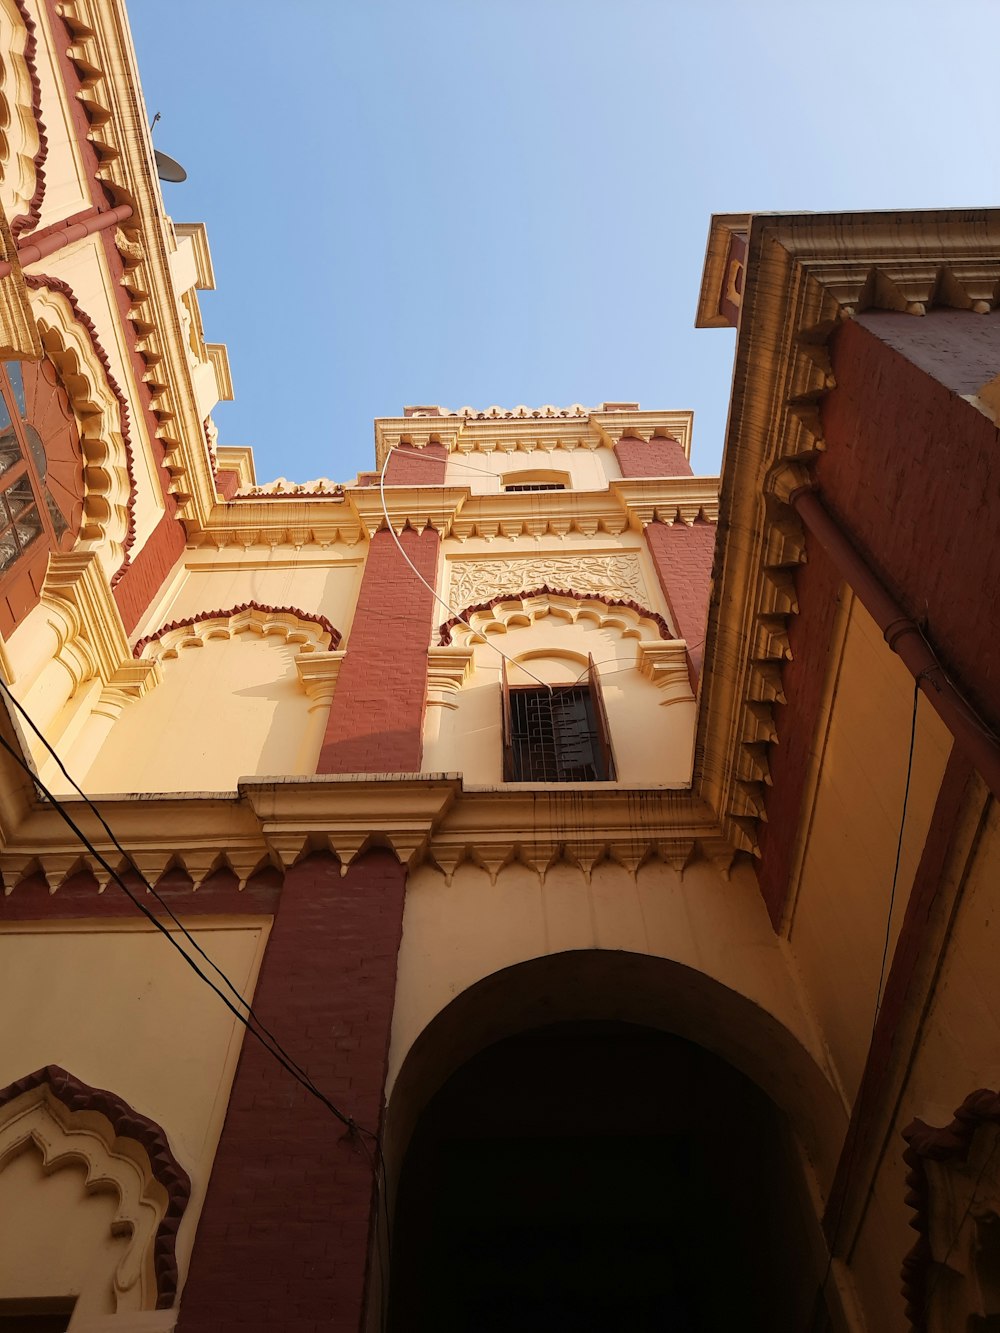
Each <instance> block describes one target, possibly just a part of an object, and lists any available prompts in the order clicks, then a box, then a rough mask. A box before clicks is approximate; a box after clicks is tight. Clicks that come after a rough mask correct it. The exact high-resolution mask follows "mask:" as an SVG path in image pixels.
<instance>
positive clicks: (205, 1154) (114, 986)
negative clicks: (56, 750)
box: [0, 888, 268, 1313]
mask: <svg viewBox="0 0 1000 1333" xmlns="http://www.w3.org/2000/svg"><path fill="white" fill-rule="evenodd" d="M108 891H109V892H114V889H113V888H112V889H109V890H108ZM267 930H268V924H267V921H266V920H265V919H260V920H255V919H253V918H246V919H244V920H243V921H240V922H239V923H238V924H237V923H234V922H233V921H230V922H228V923H225V922H221V921H220V922H211V921H199V922H198V923H197V925H196V927H195V928H194V930H193V934H194V936H195V939H196V940H197V941H198V943H199V944H200V945H201V947H202V948H203V949H204V950H205V951H206V952H207V953H208V954H209V956H210V957H211V958H213V959H214V960H215V962H217V963H218V964H219V966H220V967H221V968H222V969H223V970H224V971H225V972H226V973H227V974H228V976H229V977H230V978H231V979H232V981H233V982H234V984H235V985H236V986H237V988H238V989H240V990H241V992H242V993H243V994H244V995H245V996H247V997H251V996H252V994H253V989H254V986H255V984H256V978H257V972H258V969H259V967H260V962H261V958H262V956H263V949H264V944H265V940H266V935H267ZM0 1012H2V1013H3V1015H4V1039H3V1042H2V1043H0V1087H2V1086H6V1085H7V1084H8V1083H11V1082H13V1081H15V1080H16V1079H19V1078H21V1077H23V1076H24V1075H26V1074H29V1073H32V1072H33V1071H34V1070H36V1069H39V1068H41V1067H42V1066H44V1065H47V1064H58V1065H61V1066H62V1067H63V1068H65V1069H67V1070H69V1072H70V1073H72V1074H73V1075H75V1076H76V1077H77V1078H79V1079H81V1080H82V1081H83V1082H85V1083H88V1084H90V1085H91V1086H92V1087H96V1088H106V1089H108V1090H110V1091H112V1092H114V1093H115V1094H116V1095H118V1096H119V1097H122V1098H124V1099H125V1101H127V1102H128V1103H129V1104H130V1105H131V1106H132V1107H133V1108H134V1109H135V1110H136V1111H137V1112H139V1113H140V1114H141V1115H144V1116H147V1117H149V1118H150V1119H152V1120H154V1121H155V1122H156V1123H157V1124H158V1125H160V1126H161V1127H162V1128H163V1130H164V1131H165V1132H166V1135H167V1139H168V1141H169V1143H170V1147H171V1150H172V1151H173V1153H174V1155H175V1156H176V1158H177V1160H178V1161H179V1162H180V1164H181V1165H182V1166H183V1167H184V1169H185V1170H186V1171H187V1172H188V1174H189V1175H190V1177H191V1184H192V1193H191V1200H190V1203H189V1204H188V1207H187V1210H186V1212H185V1215H184V1219H183V1221H182V1223H181V1228H180V1232H179V1235H178V1241H177V1254H178V1259H179V1265H180V1272H181V1278H182V1280H183V1277H184V1274H185V1273H186V1270H187V1264H188V1260H189V1257H190V1253H191V1248H192V1244H193V1240H194V1232H195V1227H196V1225H197V1220H198V1216H199V1214H200V1212H201V1208H202V1205H203V1202H204V1198H205V1191H206V1188H207V1184H208V1177H209V1172H210V1170H211V1164H212V1161H213V1158H214V1155H215V1149H216V1146H217V1143H218V1139H219V1135H220V1133H221V1130H222V1122H223V1119H224V1117H225V1110H226V1105H227V1102H228V1098H229V1089H230V1086H231V1084H232V1079H233V1074H234V1072H235V1068H236V1061H237V1058H238V1056H239V1050H240V1045H241V1041H242V1035H243V1028H242V1027H241V1026H240V1025H238V1024H237V1023H236V1021H235V1019H233V1017H232V1016H231V1015H230V1014H229V1013H228V1011H227V1010H226V1009H225V1008H224V1007H223V1005H222V1004H221V1002H220V1001H219V1000H218V999H217V998H216V997H215V996H214V995H212V994H210V993H209V992H208V991H207V989H206V987H205V985H204V983H203V982H201V981H199V980H198V978H197V977H196V976H195V975H194V973H193V972H191V971H190V970H189V969H188V968H187V967H186V966H185V965H184V963H183V962H182V961H181V960H180V958H179V956H178V955H177V953H176V952H175V951H174V950H173V949H172V948H171V947H170V945H169V943H168V942H167V941H166V940H164V939H163V938H162V936H161V935H160V934H159V933H158V932H155V931H153V930H151V929H149V928H147V927H146V926H145V924H144V923H138V924H137V923H135V922H133V921H127V922H126V921H121V922H115V921H108V920H102V921H101V922H100V923H99V924H98V923H96V922H95V923H85V922H82V923H79V924H77V923H72V924H71V923H61V924H59V925H54V926H52V927H50V928H40V927H39V928H35V927H23V928H16V927H7V928H6V929H2V930H0ZM19 1160H20V1159H17V1158H15V1164H17V1163H18V1162H19ZM60 1174H61V1173H60V1172H59V1171H57V1172H56V1173H55V1175H54V1176H53V1177H52V1178H51V1179H52V1181H53V1182H54V1188H51V1189H50V1188H48V1187H47V1188H46V1189H44V1190H42V1191H40V1192H34V1191H33V1189H29V1186H32V1182H33V1181H34V1178H35V1172H34V1164H33V1163H31V1162H30V1160H29V1161H26V1162H22V1163H20V1165H16V1169H15V1172H14V1176H13V1177H12V1178H11V1181H7V1182H5V1185H4V1189H5V1191H6V1193H5V1196H4V1197H7V1194H9V1192H10V1191H11V1190H14V1191H15V1192H16V1193H17V1195H18V1201H17V1208H18V1210H19V1212H20V1210H25V1211H24V1217H25V1222H24V1225H25V1227H26V1228H28V1227H31V1226H34V1225H35V1222H36V1221H37V1217H38V1215H40V1214H42V1213H44V1214H45V1215H46V1216H48V1208H49V1204H50V1203H52V1202H55V1203H58V1204H59V1207H60V1208H61V1209H64V1210H70V1209H71V1210H72V1211H71V1212H63V1213H61V1214H57V1215H56V1218H55V1219H52V1220H50V1222H49V1226H50V1227H51V1228H52V1232H51V1234H54V1235H56V1236H59V1238H60V1241H59V1247H60V1253H63V1251H64V1250H65V1261H66V1263H67V1264H69V1263H70V1262H71V1261H73V1262H74V1263H75V1259H74V1256H77V1257H78V1256H79V1250H80V1247H81V1246H87V1245H89V1244H90V1243H92V1241H93V1238H94V1236H95V1234H96V1231H97V1230H99V1228H100V1221H101V1218H102V1217H103V1215H104V1214H103V1213H101V1212H100V1206H98V1207H96V1208H95V1207H92V1206H91V1204H90V1203H89V1202H88V1201H85V1206H82V1207H78V1206H77V1204H78V1203H79V1194H80V1191H79V1189H78V1182H76V1181H73V1180H70V1179H67V1180H65V1181H60V1180H59V1177H60ZM19 1185H20V1186H23V1187H24V1191H25V1192H26V1193H22V1192H21V1191H20V1189H19ZM99 1213H100V1216H98V1214H99ZM8 1216H9V1214H8ZM106 1251H107V1247H106V1245H105V1242H103V1241H102V1242H101V1249H100V1254H101V1255H102V1256H103V1257H102V1258H101V1259H100V1260H98V1257H97V1255H96V1254H92V1255H91V1260H92V1261H93V1262H94V1263H95V1264H97V1265H98V1266H99V1265H101V1264H104V1263H105V1262H106V1261H107V1262H110V1258H109V1253H108V1252H106ZM60 1262H61V1261H60ZM92 1276H93V1275H92V1274H90V1275H89V1276H88V1278H87V1281H88V1282H89V1283H91V1286H92V1285H93V1283H92ZM3 1290H4V1294H5V1295H7V1294H8V1288H7V1287H6V1285H5V1286H4V1288H3ZM88 1292H89V1294H88V1304H92V1302H97V1301H98V1300H99V1299H100V1297H99V1294H98V1292H97V1291H96V1290H91V1288H89V1287H88ZM29 1294H31V1295H38V1294H39V1292H38V1290H37V1289H36V1290H34V1291H31V1292H30V1293H29ZM59 1294H65V1293H59ZM92 1308H93V1309H94V1310H95V1312H96V1310H97V1305H96V1304H92ZM81 1313H82V1311H81Z"/></svg>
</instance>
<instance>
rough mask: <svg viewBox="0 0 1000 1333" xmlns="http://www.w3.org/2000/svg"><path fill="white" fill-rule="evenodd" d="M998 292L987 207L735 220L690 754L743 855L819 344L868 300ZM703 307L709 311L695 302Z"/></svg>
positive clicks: (997, 247)
mask: <svg viewBox="0 0 1000 1333" xmlns="http://www.w3.org/2000/svg"><path fill="white" fill-rule="evenodd" d="M723 224H725V225H723ZM727 229H729V221H727V220H726V219H717V220H714V221H713V236H715V235H716V233H718V237H720V238H722V239H725V234H728V232H727ZM713 244H714V242H712V241H710V246H709V252H710V258H711V256H712V254H713V253H715V251H714V250H713ZM721 244H722V240H721V239H720V240H719V242H718V245H717V246H716V249H717V250H718V249H720V247H721ZM727 244H728V242H727ZM707 282H708V276H706V283H707ZM998 292H1000V211H989V210H972V211H967V212H959V211H950V212H933V213H911V214H893V213H884V214H881V213H872V214H838V215H831V216H823V215H819V214H806V215H803V216H774V215H764V216H760V217H754V218H752V219H751V220H750V222H749V225H748V246H747V254H746V262H745V274H744V287H743V293H742V307H741V310H740V323H739V334H738V338H737V347H736V361H735V368H734V375H733V396H732V402H731V405H730V415H729V430H728V438H727V443H726V457H727V459H729V460H730V463H729V465H728V466H727V469H726V472H725V475H724V477H723V484H722V493H721V495H720V499H719V523H720V527H721V528H722V529H723V530H724V531H725V533H726V540H725V541H724V542H723V543H722V546H721V548H720V553H719V559H718V568H717V571H716V577H715V580H714V584H713V593H712V602H711V605H710V608H709V620H708V630H707V638H706V657H705V669H704V673H703V681H704V685H703V696H704V697H703V707H702V709H701V711H700V719H699V732H698V739H697V745H696V758H695V782H696V785H697V787H698V790H699V791H700V792H701V793H702V795H703V796H704V797H705V798H706V799H707V800H708V801H710V803H711V804H712V805H713V807H714V808H715V809H717V810H718V811H719V812H720V818H721V819H722V823H723V828H724V830H725V832H726V834H727V836H729V837H731V838H732V839H733V840H734V842H735V843H736V845H737V846H739V847H740V848H741V849H743V850H748V851H756V850H757V825H758V820H759V818H760V816H761V814H762V790H763V789H762V786H761V784H766V783H767V782H768V780H769V776H768V775H769V761H768V750H769V747H770V745H771V744H773V743H774V741H775V739H776V735H777V731H776V727H775V725H774V721H773V716H772V712H773V705H774V703H775V702H779V701H781V699H782V698H783V696H782V689H781V679H782V667H783V664H784V662H785V661H786V660H787V658H788V655H789V652H788V619H789V617H790V616H792V615H794V614H795V613H796V611H797V604H796V600H795V579H794V571H795V568H796V566H797V565H798V564H799V563H801V561H802V560H803V558H804V546H805V544H804V536H803V533H802V528H801V523H800V521H799V519H798V517H797V515H796V514H795V513H794V511H793V510H792V509H791V507H790V506H789V504H788V503H787V500H788V498H790V495H791V493H792V491H794V490H795V489H799V488H801V487H803V486H809V485H810V484H811V475H810V469H811V467H812V465H813V464H814V462H815V460H816V457H817V455H818V453H819V452H820V451H821V450H822V449H823V448H824V441H823V438H822V427H821V422H820V405H821V401H822V398H823V396H824V395H825V394H826V393H827V392H828V391H829V390H830V389H831V388H833V387H834V381H833V375H832V371H831V367H830V361H829V354H828V350H827V346H826V343H827V339H828V338H829V336H830V334H831V333H832V332H833V330H834V329H835V328H836V327H837V324H838V323H839V322H840V321H842V320H844V319H847V318H850V317H851V316H852V315H853V314H855V313H857V312H859V311H861V310H864V309H867V308H871V307H873V306H876V307H885V308H889V309H894V310H908V311H909V312H910V313H912V314H914V315H920V314H923V313H924V312H925V311H926V310H927V309H929V308H930V307H931V306H933V305H948V306H957V307H959V308H963V309H969V310H985V309H987V308H989V305H990V303H991V302H995V301H996V299H997V294H998ZM706 302H707V305H706ZM702 304H703V305H705V306H706V309H707V308H708V305H711V300H710V299H709V298H708V297H706V296H704V293H703V300H702ZM762 482H763V486H762ZM716 664H719V665H718V667H717V666H716Z"/></svg>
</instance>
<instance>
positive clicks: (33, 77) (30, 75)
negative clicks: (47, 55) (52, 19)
mask: <svg viewBox="0 0 1000 1333" xmlns="http://www.w3.org/2000/svg"><path fill="white" fill-rule="evenodd" d="M14 4H15V6H16V8H17V12H18V14H19V15H20V17H21V22H22V23H23V24H24V31H25V42H24V50H23V51H21V52H20V53H18V54H15V52H14V51H13V50H12V49H10V48H9V47H7V48H6V49H5V51H4V63H5V65H7V68H8V71H9V70H10V69H11V67H12V66H13V67H15V68H16V66H17V63H18V60H20V61H21V62H22V63H23V65H24V73H25V75H26V76H27V82H28V85H29V86H30V88H31V101H30V103H28V102H27V101H26V100H22V101H20V102H17V103H16V104H15V105H14V106H13V107H11V106H10V104H9V103H8V102H7V99H6V97H4V96H3V94H2V93H0V103H2V104H3V105H4V106H5V107H6V112H7V114H6V116H5V117H4V122H3V123H4V126H5V127H6V133H4V134H3V135H2V139H0V142H2V141H3V140H6V139H7V136H8V135H9V133H10V131H11V127H12V126H15V125H16V126H18V127H20V128H22V129H23V128H24V127H25V126H26V125H31V127H32V128H33V130H34V134H35V137H36V138H37V140H38V146H37V148H36V149H35V151H34V152H33V153H32V155H31V157H30V158H29V157H28V155H27V154H26V153H21V152H18V153H17V156H18V158H19V159H20V161H19V162H18V163H17V164H16V167H15V164H14V163H12V162H11V159H10V143H9V141H8V142H6V143H4V147H5V148H6V149H7V151H6V152H5V153H4V155H3V157H4V162H5V164H7V169H5V170H3V171H0V176H2V177H3V178H4V179H13V180H19V179H23V178H27V179H28V180H29V181H30V180H31V179H32V178H34V192H33V193H32V195H31V196H30V198H29V197H27V196H23V199H24V212H23V213H20V214H18V215H17V216H15V217H13V218H12V219H11V226H10V229H11V233H12V235H13V236H15V237H19V236H21V235H23V234H24V233H25V232H26V231H30V230H32V229H33V228H34V227H37V226H38V220H39V218H40V217H41V209H42V200H43V199H44V197H45V171H44V163H45V159H46V158H47V157H48V152H49V143H48V138H47V136H46V133H45V125H44V123H43V122H42V115H41V111H42V86H41V84H40V83H39V81H38V71H37V69H36V67H35V51H36V47H37V43H36V40H35V31H36V29H35V23H34V20H33V19H32V17H31V15H30V13H29V12H28V7H27V5H26V4H25V2H24V0H14ZM27 146H28V147H30V146H31V145H30V144H28V145H27Z"/></svg>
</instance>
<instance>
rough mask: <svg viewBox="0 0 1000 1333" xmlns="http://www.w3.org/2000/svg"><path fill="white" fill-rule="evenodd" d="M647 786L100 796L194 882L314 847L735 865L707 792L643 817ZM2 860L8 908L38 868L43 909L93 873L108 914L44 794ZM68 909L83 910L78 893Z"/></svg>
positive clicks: (250, 788) (327, 783) (349, 787)
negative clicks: (639, 813) (639, 815)
mask: <svg viewBox="0 0 1000 1333" xmlns="http://www.w3.org/2000/svg"><path fill="white" fill-rule="evenodd" d="M25 795H26V796H27V797H28V798H29V799H30V793H27V792H26V793H25ZM639 795H640V789H632V788H627V787H619V786H617V785H612V784H603V783H602V784H598V785H596V786H595V784H593V783H561V784H555V785H553V786H550V787H533V788H531V789H530V790H525V789H524V788H521V787H513V788H510V787H507V788H504V787H501V788H495V787H491V788H484V789H476V788H470V789H465V790H463V788H462V779H461V776H460V775H459V774H454V773H452V774H448V773H445V774H441V773H422V774H421V773H417V774H401V775H400V774H393V775H391V776H383V777H378V776H373V775H371V774H343V775H333V776H331V775H325V774H324V775H317V776H316V777H311V778H267V777H261V778H251V779H246V780H244V781H243V782H241V783H240V784H239V792H238V794H237V797H236V799H234V797H233V795H232V794H222V795H207V796H206V795H187V796H185V795H177V796H169V795H168V796H162V797H159V798H158V799H157V800H156V802H150V801H149V800H148V799H147V798H145V797H132V796H108V797H102V800H101V812H102V814H103V815H104V816H105V818H106V819H107V820H108V823H109V824H110V825H111V827H112V828H113V829H114V830H115V833H116V835H117V837H118V838H119V840H120V841H121V843H122V845H123V846H125V847H127V848H128V850H129V855H130V857H131V858H132V860H133V861H134V862H135V864H136V865H137V866H138V868H139V870H140V872H141V873H142V874H143V875H145V876H146V877H147V879H149V881H150V882H151V883H156V882H157V881H158V880H160V879H161V878H163V876H164V875H166V874H168V873H172V872H174V871H177V870H182V871H184V872H185V873H186V874H187V875H188V876H190V878H191V880H192V891H193V890H194V889H196V888H197V886H198V885H199V884H202V883H204V881H205V880H206V879H207V878H209V877H210V876H212V875H213V874H215V873H216V872H217V871H218V870H220V869H221V868H226V869H229V870H231V871H232V872H233V873H234V875H235V876H236V878H237V880H238V882H239V884H240V886H241V887H242V886H243V885H245V884H246V883H247V881H248V880H249V879H250V878H251V877H252V876H253V875H254V874H255V873H257V872H259V871H260V870H262V869H263V868H265V867H269V866H276V867H278V868H279V869H287V867H288V866H290V865H293V864H294V863H295V861H296V860H298V859H300V858H301V857H302V856H306V855H308V854H309V853H310V852H311V851H315V850H328V851H332V852H334V853H335V854H336V856H337V857H338V858H339V859H340V861H341V863H342V864H343V865H345V866H347V865H350V863H351V861H352V860H353V859H354V857H356V856H357V855H358V854H359V852H360V851H361V850H363V849H364V848H365V847H367V846H372V845H380V846H387V847H391V848H392V849H393V851H394V852H395V853H396V855H397V856H398V857H399V858H400V860H401V861H403V862H404V863H405V864H407V865H410V866H416V865H418V864H420V863H421V862H422V861H430V862H431V863H432V864H435V865H437V866H438V867H439V868H440V869H441V870H442V872H443V873H444V874H445V875H447V876H450V875H452V874H453V873H454V871H455V869H456V867H457V866H458V865H460V864H462V863H463V862H465V861H468V862H470V863H473V864H476V865H481V866H483V867H484V868H485V869H487V871H488V872H489V873H490V875H491V876H492V877H493V878H496V876H497V875H498V874H499V873H500V872H501V870H502V869H503V867H504V866H506V865H509V864H512V863H514V862H517V863H518V864H522V865H530V866H532V867H533V868H535V869H536V871H537V872H538V873H539V875H544V874H545V873H546V870H547V868H548V867H549V865H554V864H556V863H557V862H559V861H569V862H570V863H572V864H574V865H578V866H579V867H580V868H581V870H582V871H583V873H584V875H589V874H590V873H591V871H592V869H593V868H594V867H595V866H597V865H599V864H600V863H601V862H603V861H606V860H611V861H614V862H616V863H617V864H619V865H621V866H623V867H625V868H626V869H627V870H628V871H629V872H630V873H637V871H638V869H639V868H640V867H641V866H642V865H643V864H645V863H646V862H647V861H649V860H651V859H659V860H662V861H664V862H667V863H669V864H670V865H672V866H673V867H674V868H675V869H678V870H683V868H684V867H685V866H686V865H687V864H688V863H689V862H691V861H693V860H695V859H697V858H698V857H702V856H703V857H706V858H709V859H711V860H712V862H713V863H714V864H715V865H716V866H717V868H718V869H719V870H720V871H721V873H723V874H727V873H728V870H729V867H730V865H731V863H732V861H733V857H734V851H733V848H732V845H731V844H730V843H729V842H728V841H727V840H726V839H725V837H724V836H723V835H722V833H721V831H720V828H719V825H718V821H717V820H716V819H715V816H714V814H713V813H712V811H711V810H710V809H709V808H708V807H707V806H706V805H705V803H704V802H703V801H701V800H699V799H698V798H697V797H696V796H694V795H693V794H692V793H691V792H690V791H688V790H682V789H677V790H668V789H659V790H657V789H653V790H650V789H648V788H643V789H641V798H642V808H643V819H642V824H641V827H640V826H638V825H637V824H636V822H635V810H636V804H635V803H636V799H637V796H639ZM67 805H68V806H69V808H70V809H71V810H72V809H73V807H74V806H75V805H79V806H80V808H81V812H82V809H83V806H82V802H79V801H76V800H75V799H73V798H69V799H68V800H67ZM91 838H92V841H93V843H94V846H95V848H96V849H97V851H98V852H100V853H101V855H102V856H104V857H105V858H106V859H107V860H108V861H109V863H110V864H111V865H112V866H115V867H119V866H121V867H122V868H123V869H124V866H123V864H122V861H121V856H120V853H119V852H118V851H117V850H116V848H115V847H114V846H113V845H112V844H111V843H110V842H109V840H108V838H107V837H106V836H105V835H104V834H103V833H102V832H101V831H100V830H99V829H94V830H92V831H91ZM220 848H224V849H225V850H224V851H220ZM0 870H2V872H3V876H4V882H5V885H6V889H5V896H4V897H0V916H2V914H3V908H4V903H5V902H6V901H8V900H9V899H11V898H17V897H18V895H20V894H21V893H26V892H31V887H30V886H31V885H32V884H34V883H36V882H37V879H36V877H39V876H40V877H42V878H43V879H44V881H45V882H47V884H48V886H49V892H48V893H45V894H44V895H42V901H41V906H42V909H43V911H42V914H43V915H44V914H47V913H51V914H53V915H56V916H58V915H59V913H60V910H61V906H60V901H59V893H60V886H62V885H64V884H66V883H68V882H69V881H71V880H73V879H74V877H75V876H78V875H79V874H80V872H81V871H86V872H89V873H90V874H92V875H93V876H94V879H95V880H96V882H97V883H96V886H95V888H94V891H93V915H94V916H98V917H99V916H100V915H101V912H102V906H101V904H102V893H103V892H108V891H112V892H114V893H117V890H114V889H112V890H108V889H107V888H106V887H105V886H107V885H108V880H109V875H108V872H107V871H106V870H104V869H103V868H102V867H101V866H100V865H99V864H97V863H95V862H94V861H93V859H92V858H90V857H89V856H88V855H87V853H86V852H85V851H84V852H82V853H81V847H80V843H79V841H78V840H77V839H76V838H74V836H73V835H72V834H71V833H70V832H69V831H68V830H67V828H66V825H65V824H64V823H63V821H62V820H61V819H60V817H59V815H58V814H57V813H56V811H55V810H53V809H52V807H51V806H50V805H49V804H48V803H47V802H39V801H37V800H36V801H35V803H34V804H32V805H30V806H29V807H28V813H27V814H26V815H25V817H24V818H23V819H22V820H21V822H20V823H19V824H18V825H17V826H16V827H15V828H14V829H12V831H11V832H10V833H9V835H8V840H7V842H6V844H5V846H4V847H3V848H2V850H0ZM22 886H23V887H22ZM74 912H75V914H76V915H80V911H79V902H78V901H77V903H76V906H75V908H74Z"/></svg>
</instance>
